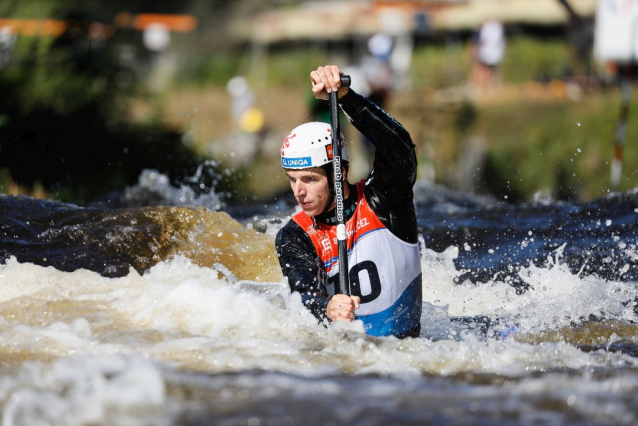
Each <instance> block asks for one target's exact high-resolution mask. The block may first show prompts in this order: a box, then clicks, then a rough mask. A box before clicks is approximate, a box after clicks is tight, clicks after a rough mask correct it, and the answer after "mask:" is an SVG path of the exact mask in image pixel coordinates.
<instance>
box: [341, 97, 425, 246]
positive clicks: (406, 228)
mask: <svg viewBox="0 0 638 426" xmlns="http://www.w3.org/2000/svg"><path fill="white" fill-rule="evenodd" d="M339 102H340V105H341V108H342V109H343V112H344V113H345V115H346V117H348V120H349V121H350V123H352V125H353V126H354V127H355V128H356V129H357V130H359V132H361V133H362V134H363V135H364V136H365V137H366V138H368V139H369V140H370V142H372V144H374V146H375V156H374V163H373V168H372V171H371V172H370V175H369V176H368V181H367V182H366V187H365V196H366V199H367V200H368V203H369V204H370V206H371V208H372V209H373V210H374V212H375V213H376V214H377V216H379V219H381V221H382V222H383V224H384V225H385V226H386V227H387V228H388V229H389V230H390V231H391V232H392V233H393V234H394V235H396V236H397V237H399V238H400V239H402V240H403V241H406V242H409V243H415V242H417V240H418V231H417V226H416V213H415V209H414V193H413V191H412V188H413V186H414V183H415V182H416V174H417V161H416V152H415V146H414V144H413V143H412V139H411V138H410V134H409V133H408V132H407V131H406V130H405V129H404V128H403V126H402V125H401V124H399V122H397V121H396V120H395V119H394V118H392V117H391V116H390V115H388V114H387V113H386V112H385V111H383V110H382V109H381V108H379V107H377V106H376V105H375V104H374V103H372V102H371V101H370V100H368V99H366V98H365V97H363V96H361V95H359V94H358V93H356V92H354V91H353V90H349V91H348V93H347V94H346V95H345V96H343V97H342V98H341V99H340V100H339Z"/></svg>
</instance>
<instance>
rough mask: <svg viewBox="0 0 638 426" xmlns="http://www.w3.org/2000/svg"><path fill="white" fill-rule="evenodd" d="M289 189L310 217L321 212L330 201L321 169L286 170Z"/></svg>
mask: <svg viewBox="0 0 638 426" xmlns="http://www.w3.org/2000/svg"><path fill="white" fill-rule="evenodd" d="M286 175H287V176H288V180H289V181H290V187H291V188H292V192H293V194H294V195H295V198H296V199H297V202H298V203H299V205H300V206H301V209H302V210H303V211H304V213H306V214H307V215H308V216H310V217H314V216H316V215H318V214H319V213H321V212H323V211H324V209H325V208H326V204H327V203H328V200H329V199H330V190H329V188H328V177H327V176H326V171H325V170H324V169H322V168H321V167H311V168H308V169H303V170H286Z"/></svg>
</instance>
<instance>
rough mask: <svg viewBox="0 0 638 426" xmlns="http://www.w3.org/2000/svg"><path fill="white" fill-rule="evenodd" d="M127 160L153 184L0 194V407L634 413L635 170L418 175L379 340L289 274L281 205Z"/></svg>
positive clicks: (355, 417) (346, 414) (99, 416)
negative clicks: (530, 192)
mask: <svg viewBox="0 0 638 426" xmlns="http://www.w3.org/2000/svg"><path fill="white" fill-rule="evenodd" d="M145 173H146V174H145V175H143V178H144V179H142V178H141V180H140V184H139V185H138V186H137V187H135V188H129V190H128V191H127V193H126V196H125V197H124V198H125V199H126V198H127V197H128V199H129V201H130V200H133V203H132V204H131V205H134V201H135V200H134V199H135V197H136V196H139V194H140V193H144V192H146V193H148V192H149V191H151V192H153V191H154V192H153V193H154V194H155V196H156V199H158V198H159V199H160V202H159V204H168V205H166V206H157V207H127V208H119V209H108V208H80V207H77V206H73V205H66V204H61V203H57V202H52V201H41V200H35V199H33V198H29V197H24V196H18V197H13V196H11V197H7V196H0V221H1V222H0V260H1V261H2V262H1V264H0V368H1V372H0V403H1V404H2V424H3V425H6V426H13V425H65V426H66V425H250V426H264V425H269V426H271V425H272V426H276V425H345V424H347V425H390V424H392V425H417V424H418V425H421V424H433V425H439V424H449V425H572V424H573V425H594V424H602V425H604V424H610V425H611V424H613V425H634V424H637V423H638V287H637V285H636V283H637V280H638V268H637V261H638V247H637V238H636V236H637V232H638V230H637V228H638V227H637V225H638V191H631V192H628V193H622V194H610V195H609V196H607V197H605V198H602V199H599V200H595V201H592V202H590V203H587V204H570V203H560V202H555V201H552V200H545V199H538V200H536V201H535V202H534V203H530V204H520V205H512V204H507V203H504V202H498V201H496V200H494V199H490V198H481V197H477V196H472V195H468V194H461V193H456V192H452V191H449V190H445V189H443V188H440V187H438V186H436V185H433V184H430V183H427V182H418V183H417V186H416V189H415V194H416V199H415V202H416V205H417V211H418V220H419V231H420V233H421V241H422V245H423V247H422V268H423V272H424V274H423V276H424V286H423V315H422V327H423V331H422V335H421V337H420V338H417V339H406V340H397V339H396V338H393V337H387V338H376V337H370V336H366V335H365V334H364V333H363V329H362V326H361V324H360V323H357V322H355V323H352V324H343V323H339V324H336V325H333V326H330V327H328V328H324V327H322V326H320V325H317V323H316V321H315V319H314V317H313V316H312V315H310V314H309V313H308V312H307V311H306V310H305V309H304V308H303V306H302V305H301V302H300V298H299V297H298V295H296V294H293V295H291V294H290V292H289V290H288V286H287V283H286V281H285V279H284V278H282V276H281V272H280V270H279V266H278V263H277V258H276V254H275V251H274V235H275V233H276V232H277V230H278V229H279V228H280V227H281V226H282V225H283V223H284V222H285V221H286V219H287V217H289V216H290V214H292V213H293V210H292V208H289V207H287V206H286V205H285V204H283V203H280V204H277V205H269V206H262V207H261V211H259V210H257V211H256V210H255V209H252V210H250V212H249V213H248V212H247V211H246V210H242V209H240V208H233V207H231V206H227V207H224V206H223V203H221V202H220V201H219V199H218V198H217V197H216V196H215V194H208V195H201V196H197V195H195V194H194V193H192V191H189V190H188V188H186V187H182V188H174V187H171V186H170V185H169V184H168V182H167V181H166V180H161V179H159V178H161V175H159V174H157V173H156V172H148V171H147V172H145ZM136 194H137V195H136ZM156 204H158V203H156ZM219 210H221V211H219ZM229 213H230V214H229Z"/></svg>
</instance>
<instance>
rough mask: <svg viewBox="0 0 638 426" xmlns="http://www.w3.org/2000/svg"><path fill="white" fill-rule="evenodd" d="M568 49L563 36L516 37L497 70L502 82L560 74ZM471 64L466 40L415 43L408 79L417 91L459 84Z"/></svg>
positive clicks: (564, 68) (565, 65) (564, 69)
mask: <svg viewBox="0 0 638 426" xmlns="http://www.w3.org/2000/svg"><path fill="white" fill-rule="evenodd" d="M569 57H570V55H569V48H568V46H567V42H566V41H565V40H563V39H544V40H540V39H537V38H533V37H530V36H517V37H514V38H512V39H509V40H507V50H506V53H505V58H504V60H503V64H502V65H501V73H502V75H503V82H504V83H513V84H521V83H525V82H527V81H530V80H548V79H551V78H559V77H561V76H564V75H565V74H566V73H568V72H569V70H570V59H569ZM471 63H472V56H471V53H470V46H469V44H468V43H461V42H456V43H450V44H449V45H445V44H429V45H424V46H419V47H417V48H416V49H415V50H414V55H413V57H412V68H411V69H412V72H411V76H412V82H413V87H414V88H415V89H417V90H420V89H423V88H435V89H442V88H445V87H449V86H454V85H457V84H463V83H464V82H465V81H466V80H467V75H468V72H469V70H470V66H471Z"/></svg>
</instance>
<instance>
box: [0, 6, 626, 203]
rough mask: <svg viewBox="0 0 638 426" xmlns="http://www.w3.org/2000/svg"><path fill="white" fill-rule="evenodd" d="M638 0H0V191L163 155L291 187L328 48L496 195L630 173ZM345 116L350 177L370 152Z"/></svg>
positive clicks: (432, 155)
mask: <svg viewBox="0 0 638 426" xmlns="http://www.w3.org/2000/svg"><path fill="white" fill-rule="evenodd" d="M637 3H638V2H636V1H635V0H604V1H603V0H600V1H595V0H431V1H430V0H412V1H409V0H405V1H399V0H396V1H392V0H385V1H373V0H351V1H332V0H330V1H327V0H326V1H323V0H306V1H302V0H235V1H222V0H181V1H171V0H163V1H159V0H153V1H151V0H127V1H121V0H108V1H107V0H82V1H80V0H64V1H63V0H41V1H38V0H3V1H2V2H1V3H0V192H2V193H5V194H27V195H30V196H34V197H38V198H50V199H57V200H61V201H64V202H71V203H75V204H79V205H88V206H93V205H102V206H108V207H118V206H122V205H123V202H122V194H124V192H125V190H126V188H130V187H131V185H135V184H136V183H137V182H138V180H139V179H140V177H141V176H146V177H148V176H149V173H148V170H155V171H157V172H158V175H162V176H166V177H167V179H168V180H169V181H170V183H171V184H172V185H173V186H176V187H188V188H189V190H190V191H191V192H192V193H193V194H209V193H212V192H214V193H216V194H217V196H219V198H220V199H221V200H222V201H223V202H224V203H229V204H237V205H242V204H243V205H251V204H257V203H261V204H264V203H269V202H272V201H273V200H275V199H277V198H279V197H285V196H286V194H287V193H288V192H289V189H288V186H287V182H286V180H285V179H284V174H283V172H282V169H281V163H280V160H279V149H280V146H281V143H282V141H283V139H284V137H285V136H286V134H287V133H288V132H289V131H290V130H291V129H292V128H293V127H295V126H296V125H298V124H300V123H302V122H305V121H309V120H323V121H328V120H329V119H328V115H327V107H326V105H325V104H321V103H318V102H316V101H314V100H313V98H312V96H311V92H310V82H309V76H308V74H309V72H310V71H311V70H312V69H315V68H316V67H317V66H320V65H325V64H328V63H334V64H338V65H340V66H341V67H342V68H343V69H344V71H346V72H347V73H349V74H350V75H351V76H352V78H353V88H354V89H355V90H356V91H358V92H360V93H362V94H364V95H366V96H368V97H370V98H371V99H372V100H373V101H374V102H376V103H377V104H379V105H380V106H382V107H383V108H384V109H386V110H387V111H388V112H389V113H390V114H391V115H393V116H394V117H395V118H396V119H397V120H398V121H399V122H401V123H402V124H403V125H404V127H406V128H407V130H408V131H409V132H410V134H411V136H412V139H413V141H414V143H415V144H416V146H417V154H418V158H419V178H420V179H425V180H429V181H432V182H435V183H437V184H441V185H444V186H446V187H448V188H451V189H454V190H457V191H463V192H472V193H475V194H484V195H486V196H494V197H497V198H498V199H500V200H502V201H505V202H529V201H534V200H539V199H543V198H553V199H561V200H572V201H585V200H590V199H593V198H597V197H600V196H603V195H605V194H607V193H609V192H610V191H624V190H630V189H633V188H635V187H636V186H638V184H637V181H638V172H637V171H638V155H637V154H638V126H637V125H636V123H637V120H638V117H636V108H635V107H636V105H635V102H632V101H631V86H632V81H633V79H634V76H635V68H634V67H633V66H632V64H633V63H634V62H635V57H636V52H637V49H638V47H637V43H636V41H638V35H637V34H638V31H637V30H638V4H637ZM342 126H343V127H344V129H343V130H344V133H345V134H346V139H347V140H348V143H349V149H350V150H351V157H352V161H351V177H352V178H351V179H350V181H351V182H354V181H356V180H357V179H359V178H362V177H364V176H365V175H366V174H367V172H368V170H369V164H370V158H371V156H372V155H373V153H372V151H371V147H370V145H369V143H368V142H367V141H366V140H364V139H363V138H362V137H361V136H360V135H359V134H358V132H356V131H355V130H354V129H353V128H352V127H350V126H349V125H347V124H342ZM625 142H626V143H625ZM144 170H147V172H146V173H143V171H144ZM152 175H153V173H151V174H150V176H152ZM145 203H146V204H152V200H146V201H145Z"/></svg>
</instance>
